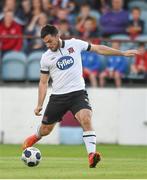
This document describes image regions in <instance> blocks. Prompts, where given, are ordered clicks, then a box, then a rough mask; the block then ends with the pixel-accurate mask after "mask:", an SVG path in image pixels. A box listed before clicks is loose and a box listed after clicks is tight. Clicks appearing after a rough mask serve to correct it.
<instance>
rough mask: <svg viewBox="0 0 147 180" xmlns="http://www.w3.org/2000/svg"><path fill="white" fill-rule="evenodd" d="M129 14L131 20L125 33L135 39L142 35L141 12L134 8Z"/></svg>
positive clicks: (142, 22)
mask: <svg viewBox="0 0 147 180" xmlns="http://www.w3.org/2000/svg"><path fill="white" fill-rule="evenodd" d="M131 14H132V18H133V19H132V20H130V21H129V24H128V28H127V32H128V33H129V35H130V36H131V37H132V38H135V37H136V36H138V35H139V34H142V33H143V30H144V21H143V20H141V19H140V16H141V10H140V9H139V8H138V7H134V8H133V9H132V11H131Z"/></svg>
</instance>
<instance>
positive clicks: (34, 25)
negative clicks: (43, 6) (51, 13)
mask: <svg viewBox="0 0 147 180" xmlns="http://www.w3.org/2000/svg"><path fill="white" fill-rule="evenodd" d="M47 23H48V18H47V15H46V14H45V13H41V14H39V15H38V16H33V18H32V20H31V22H30V24H29V25H28V27H27V29H26V34H27V35H32V36H36V37H40V31H41V28H42V27H43V26H44V25H45V24H47ZM28 47H29V49H27V50H26V51H27V52H28V50H29V51H33V50H42V49H44V43H43V41H42V40H41V39H40V38H33V39H31V40H30V41H29V42H28Z"/></svg>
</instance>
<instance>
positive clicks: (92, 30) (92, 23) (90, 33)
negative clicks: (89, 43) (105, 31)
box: [78, 16, 98, 38]
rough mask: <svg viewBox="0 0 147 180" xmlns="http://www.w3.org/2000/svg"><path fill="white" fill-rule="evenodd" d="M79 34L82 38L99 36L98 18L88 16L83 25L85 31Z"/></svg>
mask: <svg viewBox="0 0 147 180" xmlns="http://www.w3.org/2000/svg"><path fill="white" fill-rule="evenodd" d="M78 36H80V37H81V38H94V37H98V29H97V25H96V19H95V18H93V17H90V16H89V17H87V18H86V20H85V23H84V25H83V32H78Z"/></svg>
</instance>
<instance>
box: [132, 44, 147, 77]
mask: <svg viewBox="0 0 147 180" xmlns="http://www.w3.org/2000/svg"><path fill="white" fill-rule="evenodd" d="M139 50H140V52H141V54H140V55H136V58H135V63H134V64H132V65H131V73H133V74H144V73H147V50H146V49H145V44H144V43H140V44H139Z"/></svg>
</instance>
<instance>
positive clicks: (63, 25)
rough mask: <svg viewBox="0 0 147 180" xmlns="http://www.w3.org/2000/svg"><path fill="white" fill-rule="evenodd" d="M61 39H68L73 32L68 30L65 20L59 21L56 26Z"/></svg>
mask: <svg viewBox="0 0 147 180" xmlns="http://www.w3.org/2000/svg"><path fill="white" fill-rule="evenodd" d="M58 28H59V32H60V36H61V38H70V37H71V36H72V34H73V32H72V31H71V29H70V25H69V22H68V21H67V20H61V21H60V23H59V24H58Z"/></svg>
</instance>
